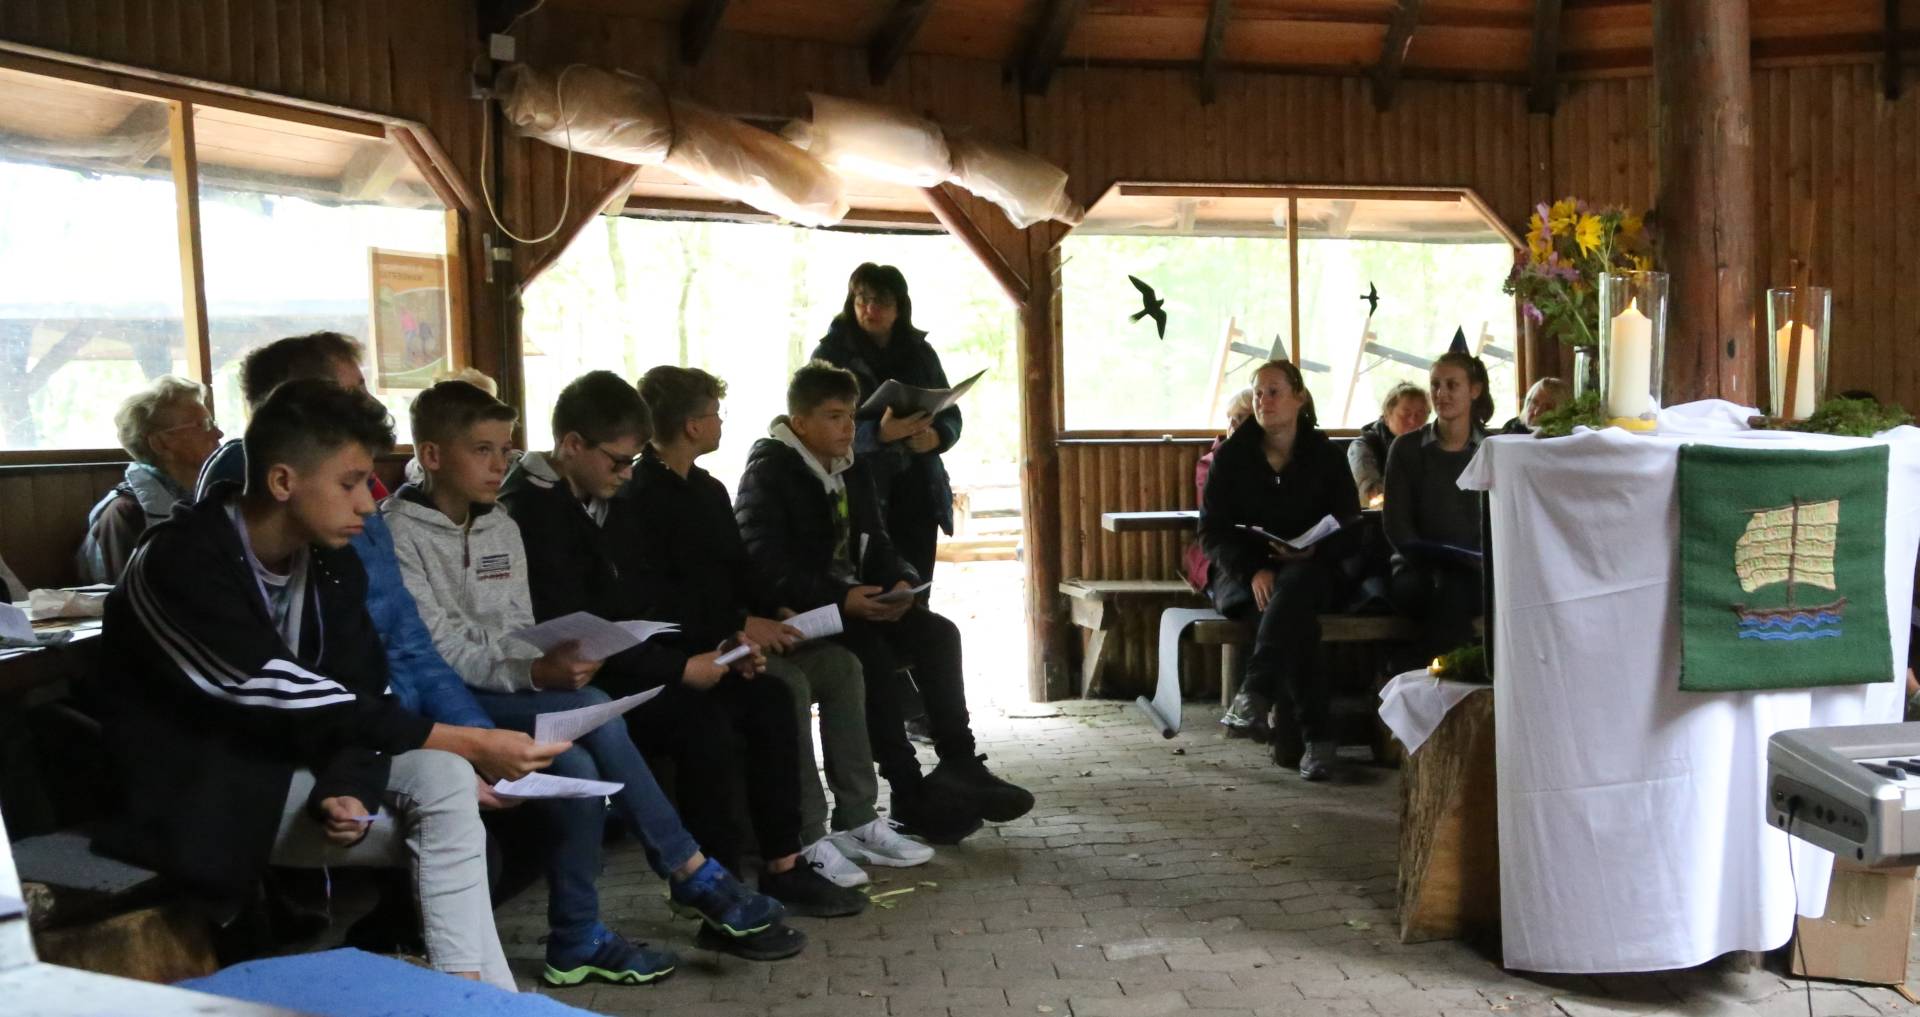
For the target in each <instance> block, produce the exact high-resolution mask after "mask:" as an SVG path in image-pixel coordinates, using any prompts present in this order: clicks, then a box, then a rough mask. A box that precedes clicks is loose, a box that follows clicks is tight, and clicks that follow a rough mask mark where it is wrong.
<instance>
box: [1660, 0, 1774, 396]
mask: <svg viewBox="0 0 1920 1017" xmlns="http://www.w3.org/2000/svg"><path fill="white" fill-rule="evenodd" d="M1653 39H1654V47H1653V48H1654V87H1655V91H1656V92H1657V94H1658V97H1659V98H1658V103H1657V107H1656V109H1655V113H1654V116H1655V120H1656V122H1657V124H1658V127H1659V134H1660V170H1661V173H1660V192H1659V200H1658V202H1657V206H1656V207H1657V208H1658V210H1659V216H1660V226H1661V232H1662V234H1663V235H1664V236H1665V238H1666V257H1667V268H1668V271H1669V272H1670V273H1671V274H1672V276H1673V280H1672V286H1671V290H1670V292H1671V303H1670V305H1669V309H1668V326H1667V351H1666V352H1667V365H1666V384H1665V391H1666V396H1665V399H1666V402H1667V404H1669V405H1670V404H1674V403H1683V402H1690V401H1692V400H1696V399H1709V398H1719V399H1726V400H1729V401H1731V402H1733V403H1735V404H1738V405H1753V404H1754V402H1755V401H1756V400H1757V399H1758V397H1759V392H1758V389H1757V387H1756V386H1755V384H1754V369H1753V365H1754V351H1753V345H1754V344H1753V313H1754V307H1753V260H1754V241H1753V231H1754V222H1753V216H1754V212H1753V207H1754V201H1753V130H1752V118H1753V77H1752V68H1751V65H1750V60H1749V56H1748V49H1749V47H1750V46H1751V44H1752V36H1751V33H1750V31H1749V25H1748V20H1747V8H1746V5H1745V4H1701V3H1697V2H1694V0H1654V5H1653Z"/></svg>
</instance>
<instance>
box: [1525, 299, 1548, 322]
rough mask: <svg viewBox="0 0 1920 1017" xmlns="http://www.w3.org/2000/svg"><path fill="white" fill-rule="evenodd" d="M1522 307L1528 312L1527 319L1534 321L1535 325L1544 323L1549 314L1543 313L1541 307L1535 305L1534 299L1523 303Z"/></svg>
mask: <svg viewBox="0 0 1920 1017" xmlns="http://www.w3.org/2000/svg"><path fill="white" fill-rule="evenodd" d="M1520 309H1521V310H1522V311H1524V312H1526V315H1527V320H1528V321H1531V322H1533V323H1534V324H1535V325H1539V324H1543V323H1545V322H1546V320H1547V316H1546V315H1544V314H1541V313H1540V309H1539V308H1538V307H1535V306H1533V301H1531V300H1529V301H1527V302H1526V303H1524V304H1521V305H1520Z"/></svg>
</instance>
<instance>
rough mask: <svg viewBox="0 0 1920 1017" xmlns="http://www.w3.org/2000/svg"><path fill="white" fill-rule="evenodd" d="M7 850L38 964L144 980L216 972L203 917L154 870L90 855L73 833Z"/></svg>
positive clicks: (84, 840)
mask: <svg viewBox="0 0 1920 1017" xmlns="http://www.w3.org/2000/svg"><path fill="white" fill-rule="evenodd" d="M12 848H13V857H14V861H15V863H16V864H17V865H18V867H19V872H20V881H21V888H22V891H23V896H24V899H25V902H26V905H27V924H28V926H29V928H31V929H32V931H33V940H34V945H35V948H36V951H37V952H38V954H39V957H40V959H41V960H44V961H47V962H49V963H53V964H59V965H62V966H64V967H70V968H81V969H84V970H87V971H96V972H99V973H101V974H108V975H118V976H120V977H122V978H133V979H138V980H140V981H145V982H177V981H179V980H181V979H183V978H197V977H200V976H203V975H208V974H212V973H213V972H214V971H216V970H218V968H219V964H218V962H217V961H216V960H215V956H214V949H213V940H212V929H211V926H210V925H209V923H208V921H207V919H206V918H205V917H204V915H203V914H202V913H201V912H200V911H198V910H197V909H195V908H193V907H192V906H191V905H189V904H188V903H187V902H185V901H183V900H181V899H179V898H177V897H173V896H172V895H171V894H169V892H168V891H167V889H166V887H165V886H164V885H163V882H162V880H161V879H160V877H159V876H158V875H156V874H154V873H153V872H150V871H148V870H146V869H143V868H140V867H138V866H135V865H128V864H126V863H125V862H120V861H116V860H114V859H112V858H108V857H105V856H103V855H99V854H95V853H94V852H93V848H92V842H91V839H90V838H89V837H88V836H87V835H86V834H85V833H84V832H82V831H79V830H63V831H60V832H58V833H49V834H43V835H41V836H38V837H28V838H26V839H24V840H21V841H17V842H15V843H14V844H13V845H12Z"/></svg>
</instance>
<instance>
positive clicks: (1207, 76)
mask: <svg viewBox="0 0 1920 1017" xmlns="http://www.w3.org/2000/svg"><path fill="white" fill-rule="evenodd" d="M1232 17H1233V0H1213V2H1212V3H1211V4H1209V5H1208V7H1207V34H1206V37H1205V41H1204V42H1202V43H1201V46H1200V104H1201V105H1202V106H1211V105H1213V97H1214V94H1215V92H1217V91H1218V90H1219V85H1220V51H1221V50H1222V49H1223V48H1225V46H1226V42H1227V20H1228V19H1229V18H1232Z"/></svg>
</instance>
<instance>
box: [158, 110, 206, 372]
mask: <svg viewBox="0 0 1920 1017" xmlns="http://www.w3.org/2000/svg"><path fill="white" fill-rule="evenodd" d="M167 137H168V144H169V147H170V154H171V156H172V162H173V206H174V216H175V219H176V229H175V232H176V233H177V234H178V235H179V237H180V318H181V321H182V322H183V323H185V325H186V330H187V376H188V377H190V378H192V379H193V380H195V381H198V382H201V383H203V384H205V385H208V386H209V387H211V386H212V384H213V346H212V338H211V336H210V335H209V334H208V331H207V274H206V266H205V262H204V260H203V259H202V258H201V256H200V163H199V160H198V157H197V156H196V155H195V154H194V146H193V104H192V103H190V102H182V101H180V100H178V99H172V100H169V101H168V102H167ZM207 399H208V408H209V409H216V410H217V409H218V408H217V407H214V406H213V405H212V399H213V394H212V392H211V391H209V392H208V394H207Z"/></svg>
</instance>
